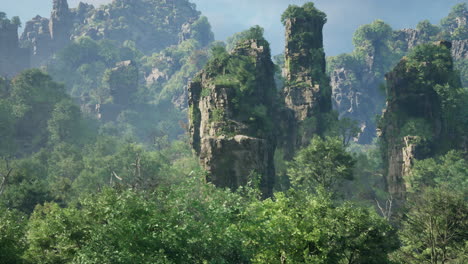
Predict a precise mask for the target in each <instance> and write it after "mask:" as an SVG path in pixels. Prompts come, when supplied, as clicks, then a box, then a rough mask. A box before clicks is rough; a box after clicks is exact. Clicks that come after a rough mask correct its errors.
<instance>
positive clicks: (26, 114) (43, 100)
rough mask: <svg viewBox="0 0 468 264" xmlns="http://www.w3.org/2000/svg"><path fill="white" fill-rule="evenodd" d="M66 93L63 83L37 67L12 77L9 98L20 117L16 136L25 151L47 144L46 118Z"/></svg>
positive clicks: (14, 112) (65, 96)
mask: <svg viewBox="0 0 468 264" xmlns="http://www.w3.org/2000/svg"><path fill="white" fill-rule="evenodd" d="M67 97H68V96H67V95H66V94H65V89H64V86H63V85H61V84H58V83H56V82H54V81H53V80H52V78H51V77H50V76H49V75H47V74H46V73H44V72H42V71H40V70H38V69H32V70H26V71H24V72H22V73H21V74H19V75H18V76H16V77H15V78H14V79H13V81H12V85H11V90H10V95H9V98H8V100H9V101H10V103H11V105H12V110H13V114H14V115H15V116H17V117H18V121H17V122H16V126H15V138H16V140H17V141H19V143H21V146H22V148H23V150H24V151H32V150H38V148H40V147H43V146H45V144H46V142H47V140H48V131H47V121H48V120H49V118H50V116H51V113H52V112H53V109H54V108H55V105H56V104H57V103H58V102H60V101H61V100H63V99H64V98H67ZM18 145H20V144H18Z"/></svg>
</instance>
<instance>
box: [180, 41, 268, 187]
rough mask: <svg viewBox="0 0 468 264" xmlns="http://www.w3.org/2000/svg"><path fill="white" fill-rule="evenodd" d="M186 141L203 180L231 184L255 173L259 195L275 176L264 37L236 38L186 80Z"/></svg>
mask: <svg viewBox="0 0 468 264" xmlns="http://www.w3.org/2000/svg"><path fill="white" fill-rule="evenodd" d="M188 91H189V121H190V126H189V131H190V135H191V144H192V146H193V148H194V150H195V152H196V153H197V154H198V156H199V157H200V162H201V164H202V166H203V167H204V168H205V169H206V170H207V171H208V172H209V176H208V180H209V181H210V182H213V183H214V184H215V185H217V186H220V187H229V188H232V189H236V188H238V187H239V186H244V185H246V184H247V183H248V182H249V181H251V180H253V179H252V177H253V176H259V177H260V187H261V190H262V192H263V195H264V196H270V195H271V193H272V188H273V181H274V174H275V171H274V163H273V156H274V152H275V139H274V131H273V127H272V126H273V121H272V120H273V114H274V109H273V105H274V98H275V95H276V88H275V81H274V65H273V62H272V61H271V55H270V49H269V45H268V43H267V42H266V41H265V40H264V39H263V38H261V39H249V40H244V41H241V42H239V43H238V44H237V46H236V48H235V49H234V50H233V51H232V52H231V53H230V54H227V53H225V54H224V55H221V56H219V57H216V58H214V59H212V60H211V61H210V62H209V63H208V65H207V66H206V67H205V69H204V70H203V71H201V72H200V73H199V74H198V75H197V77H196V78H195V80H194V81H192V82H191V83H190V84H189V87H188Z"/></svg>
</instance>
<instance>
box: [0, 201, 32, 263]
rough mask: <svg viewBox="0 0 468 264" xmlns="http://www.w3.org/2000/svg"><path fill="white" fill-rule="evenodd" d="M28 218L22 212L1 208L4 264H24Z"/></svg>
mask: <svg viewBox="0 0 468 264" xmlns="http://www.w3.org/2000/svg"><path fill="white" fill-rule="evenodd" d="M26 223H27V218H26V216H25V215H23V214H22V213H20V212H17V211H14V210H10V209H6V208H4V207H0V259H1V260H2V262H3V263H11V264H20V263H23V261H22V259H21V254H22V253H23V252H24V250H25V248H26V243H25V239H24V233H25V230H26Z"/></svg>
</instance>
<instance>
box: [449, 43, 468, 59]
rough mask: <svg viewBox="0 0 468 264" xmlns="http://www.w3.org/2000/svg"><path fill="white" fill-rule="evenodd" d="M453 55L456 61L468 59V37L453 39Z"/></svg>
mask: <svg viewBox="0 0 468 264" xmlns="http://www.w3.org/2000/svg"><path fill="white" fill-rule="evenodd" d="M452 57H453V59H454V60H456V61H460V60H467V59H468V39H464V40H454V41H452Z"/></svg>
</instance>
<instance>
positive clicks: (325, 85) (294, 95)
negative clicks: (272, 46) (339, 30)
mask: <svg viewBox="0 0 468 264" xmlns="http://www.w3.org/2000/svg"><path fill="white" fill-rule="evenodd" d="M292 9H297V10H298V13H302V14H303V15H301V16H295V15H294V12H292V11H291V10H292ZM290 11H291V12H290ZM288 14H292V15H288ZM283 16H284V18H285V20H284V25H285V26H286V50H285V79H286V84H285V87H284V90H283V96H284V102H285V106H286V108H287V109H289V110H290V111H292V113H293V116H294V125H293V127H291V128H290V131H288V132H287V134H292V135H293V137H295V138H291V140H292V141H291V142H285V143H284V144H285V145H288V146H289V147H290V150H288V151H286V152H291V150H293V149H297V148H300V147H302V146H305V145H307V144H308V143H309V141H310V139H311V138H312V136H313V135H314V134H321V133H323V132H324V131H325V130H326V125H325V122H324V120H323V119H324V114H327V113H329V112H330V111H331V88H330V85H329V81H330V80H329V78H328V76H327V74H326V72H325V66H326V65H325V53H324V51H323V34H322V30H323V26H324V25H325V22H326V15H325V14H324V13H323V12H321V11H319V10H317V9H315V7H314V6H313V4H312V3H308V4H306V5H304V6H303V7H297V6H291V7H290V8H289V9H288V10H286V13H285V15H283ZM286 115H290V114H288V113H286Z"/></svg>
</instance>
